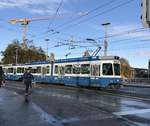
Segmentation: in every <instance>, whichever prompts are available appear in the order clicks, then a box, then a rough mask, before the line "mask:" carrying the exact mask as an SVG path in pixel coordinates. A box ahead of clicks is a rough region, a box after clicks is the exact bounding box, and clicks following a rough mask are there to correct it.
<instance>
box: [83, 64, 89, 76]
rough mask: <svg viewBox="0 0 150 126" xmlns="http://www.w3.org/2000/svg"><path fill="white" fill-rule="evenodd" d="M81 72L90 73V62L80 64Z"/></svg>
mask: <svg viewBox="0 0 150 126" xmlns="http://www.w3.org/2000/svg"><path fill="white" fill-rule="evenodd" d="M81 74H90V64H82V65H81Z"/></svg>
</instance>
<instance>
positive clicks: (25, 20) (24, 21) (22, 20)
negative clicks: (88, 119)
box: [9, 12, 87, 48]
mask: <svg viewBox="0 0 150 126" xmlns="http://www.w3.org/2000/svg"><path fill="white" fill-rule="evenodd" d="M86 14H87V13H83V12H79V13H76V14H69V15H56V16H46V17H39V18H30V19H29V18H14V19H11V20H9V23H11V24H13V25H15V24H16V23H20V24H21V25H22V29H23V32H22V47H23V48H26V47H27V45H26V33H27V26H28V24H29V23H30V22H33V21H41V20H49V19H57V18H63V17H65V16H66V17H67V16H84V15H86Z"/></svg>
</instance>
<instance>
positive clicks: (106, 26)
mask: <svg viewBox="0 0 150 126" xmlns="http://www.w3.org/2000/svg"><path fill="white" fill-rule="evenodd" d="M110 24H111V23H109V22H107V23H104V24H102V26H104V27H105V40H104V56H107V49H108V42H107V28H108V25H110Z"/></svg>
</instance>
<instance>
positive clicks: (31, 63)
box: [25, 56, 119, 65]
mask: <svg viewBox="0 0 150 126" xmlns="http://www.w3.org/2000/svg"><path fill="white" fill-rule="evenodd" d="M115 59H116V60H118V59H119V57H118V56H102V57H100V56H90V57H79V58H68V59H57V60H55V61H54V62H55V63H70V62H82V61H97V60H115ZM49 63H51V62H50V61H36V62H30V63H26V64H25V65H38V64H49Z"/></svg>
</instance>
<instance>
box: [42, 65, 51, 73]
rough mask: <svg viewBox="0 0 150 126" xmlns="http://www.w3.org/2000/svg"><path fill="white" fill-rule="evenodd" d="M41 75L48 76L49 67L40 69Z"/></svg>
mask: <svg viewBox="0 0 150 126" xmlns="http://www.w3.org/2000/svg"><path fill="white" fill-rule="evenodd" d="M42 74H49V66H46V67H42Z"/></svg>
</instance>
